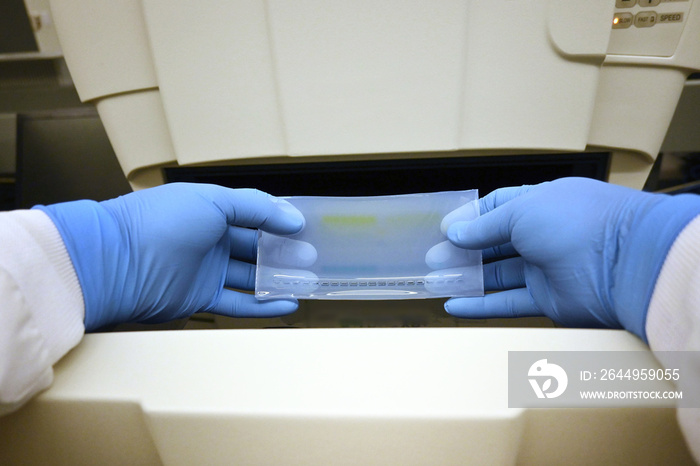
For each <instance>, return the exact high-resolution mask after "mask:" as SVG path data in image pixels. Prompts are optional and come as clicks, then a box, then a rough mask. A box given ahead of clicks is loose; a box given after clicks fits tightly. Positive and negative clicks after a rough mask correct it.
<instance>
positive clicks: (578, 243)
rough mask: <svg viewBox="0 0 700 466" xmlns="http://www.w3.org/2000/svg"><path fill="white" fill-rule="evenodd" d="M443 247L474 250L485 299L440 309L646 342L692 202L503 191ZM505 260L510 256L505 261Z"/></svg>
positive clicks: (592, 190) (699, 210) (567, 185)
mask: <svg viewBox="0 0 700 466" xmlns="http://www.w3.org/2000/svg"><path fill="white" fill-rule="evenodd" d="M480 208H481V214H482V215H481V216H480V217H479V218H477V219H475V220H473V221H470V222H457V223H455V224H453V225H452V226H450V228H449V229H448V238H449V239H450V241H452V242H453V243H454V244H455V245H457V246H460V247H463V248H467V249H483V250H484V251H483V253H484V258H485V259H489V258H493V259H498V260H497V261H495V262H492V263H487V264H486V265H485V266H484V286H485V289H486V290H487V291H489V290H491V291H499V292H498V293H491V294H487V295H486V296H484V297H478V298H454V299H451V300H449V301H447V303H445V308H446V310H447V311H448V312H449V313H450V314H452V315H455V316H459V317H470V318H492V317H521V316H542V315H544V316H548V317H550V318H552V319H553V320H554V321H556V322H559V323H561V324H563V325H566V326H572V327H608V328H625V329H627V330H629V331H630V332H633V333H635V334H636V335H638V336H640V337H641V338H642V339H644V340H645V341H646V331H645V323H646V314H647V308H648V306H649V301H650V299H651V295H652V293H653V291H654V285H655V284H656V279H657V277H658V275H659V272H660V270H661V266H662V265H663V262H664V259H665V258H666V255H667V253H668V251H669V249H670V248H671V245H672V244H673V241H674V240H675V239H676V237H677V236H678V234H679V233H680V232H681V230H682V229H683V228H684V227H685V226H686V225H687V224H688V223H689V222H690V221H691V220H692V219H693V218H695V217H696V216H697V215H698V214H700V196H697V195H692V194H684V195H677V196H669V195H661V194H650V193H645V192H640V191H636V190H633V189H629V188H624V187H621V186H615V185H612V184H607V183H603V182H599V181H594V180H590V179H585V178H568V179H566V178H565V179H560V180H556V181H553V182H548V183H543V184H539V185H536V186H523V187H514V188H503V189H499V190H496V191H494V192H492V193H490V194H489V195H487V196H486V197H484V198H482V199H481V201H480ZM512 256H515V257H512Z"/></svg>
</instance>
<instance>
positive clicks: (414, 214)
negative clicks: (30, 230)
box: [255, 190, 484, 300]
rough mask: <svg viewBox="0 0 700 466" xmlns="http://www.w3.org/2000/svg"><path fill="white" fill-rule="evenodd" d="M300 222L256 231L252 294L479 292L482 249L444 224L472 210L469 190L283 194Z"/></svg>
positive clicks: (472, 214)
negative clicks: (455, 240)
mask: <svg viewBox="0 0 700 466" xmlns="http://www.w3.org/2000/svg"><path fill="white" fill-rule="evenodd" d="M285 199H286V200H287V201H289V202H290V203H291V204H292V205H293V206H294V207H296V208H297V209H299V211H301V213H302V214H303V215H304V218H305V220H306V224H305V226H304V228H303V229H302V230H301V232H299V233H297V234H295V235H292V236H277V235H273V234H270V233H266V232H260V233H259V234H260V237H259V242H258V260H257V270H256V283H255V295H256V297H257V298H258V299H260V300H264V299H278V298H297V299H346V300H358V299H365V300H370V299H371V300H380V299H421V298H439V297H454V296H482V295H483V294H484V285H483V274H482V261H481V251H470V250H466V249H461V248H458V247H456V246H454V245H453V244H452V243H450V242H449V241H448V240H447V237H446V231H447V228H448V227H449V226H450V225H451V224H452V223H454V222H456V221H461V220H473V219H475V218H476V217H478V216H479V203H478V193H477V191H476V190H469V191H450V192H439V193H427V194H407V195H397V196H376V197H288V198H285Z"/></svg>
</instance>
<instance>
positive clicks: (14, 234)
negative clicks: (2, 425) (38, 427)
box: [0, 210, 85, 415]
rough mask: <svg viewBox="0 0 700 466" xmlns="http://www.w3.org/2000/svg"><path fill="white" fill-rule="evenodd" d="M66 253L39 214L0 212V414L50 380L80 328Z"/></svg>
mask: <svg viewBox="0 0 700 466" xmlns="http://www.w3.org/2000/svg"><path fill="white" fill-rule="evenodd" d="M84 312H85V311H84V305H83V295H82V291H81V289H80V283H79V282H78V278H77V276H76V274H75V269H74V268H73V264H72V263H71V260H70V257H69V255H68V251H67V250H66V247H65V245H64V244H63V240H62V239H61V236H60V234H59V233H58V230H57V229H56V227H55V226H54V224H53V222H51V220H50V219H49V217H48V216H47V215H46V214H45V213H44V212H41V211H39V210H18V211H13V212H2V213H0V415H2V414H6V413H9V412H11V411H14V410H15V409H17V408H19V407H20V406H22V405H23V404H24V403H26V402H27V401H28V400H29V399H31V398H32V397H33V396H34V395H36V394H37V393H38V392H40V391H41V390H44V389H46V388H47V387H49V386H50V385H51V383H52V381H53V365H54V364H55V363H56V362H57V361H58V360H59V359H60V358H61V357H63V355H65V354H66V353H67V352H68V351H69V350H70V349H71V348H73V347H74V346H75V345H77V344H78V342H79V341H80V339H81V338H82V335H83V333H84V332H85V328H84V325H83V316H84Z"/></svg>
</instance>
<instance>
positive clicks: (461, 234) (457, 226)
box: [447, 221, 469, 246]
mask: <svg viewBox="0 0 700 466" xmlns="http://www.w3.org/2000/svg"><path fill="white" fill-rule="evenodd" d="M468 226H469V222H464V221H462V222H455V223H453V224H452V225H450V227H449V228H448V229H447V239H449V240H450V241H451V242H452V243H454V244H456V245H457V246H462V245H464V243H465V238H467V235H466V234H465V230H466V229H467V227H468Z"/></svg>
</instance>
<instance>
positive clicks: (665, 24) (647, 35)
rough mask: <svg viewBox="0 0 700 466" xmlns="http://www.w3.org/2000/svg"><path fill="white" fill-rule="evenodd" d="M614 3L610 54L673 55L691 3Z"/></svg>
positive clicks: (660, 0)
mask: <svg viewBox="0 0 700 466" xmlns="http://www.w3.org/2000/svg"><path fill="white" fill-rule="evenodd" d="M611 1H612V0H611ZM614 1H615V13H614V15H613V18H612V33H611V34H610V43H609V45H608V54H609V55H640V56H652V57H670V56H672V55H673V54H674V53H675V50H676V47H677V46H678V41H679V39H680V37H681V34H682V33H683V27H684V26H685V23H686V19H687V17H688V12H689V11H690V6H691V3H692V0H614Z"/></svg>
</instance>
